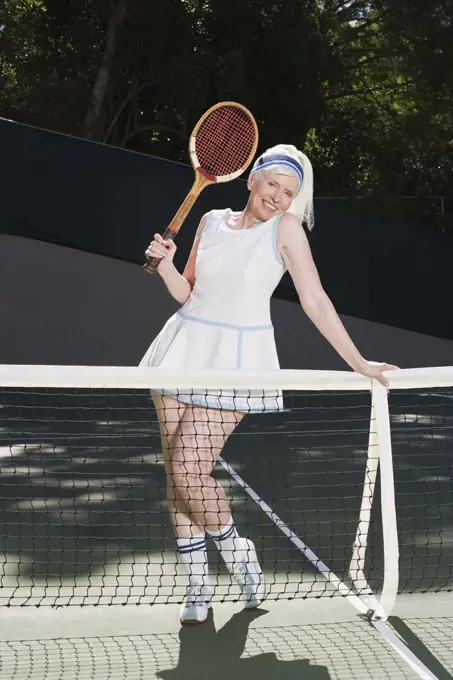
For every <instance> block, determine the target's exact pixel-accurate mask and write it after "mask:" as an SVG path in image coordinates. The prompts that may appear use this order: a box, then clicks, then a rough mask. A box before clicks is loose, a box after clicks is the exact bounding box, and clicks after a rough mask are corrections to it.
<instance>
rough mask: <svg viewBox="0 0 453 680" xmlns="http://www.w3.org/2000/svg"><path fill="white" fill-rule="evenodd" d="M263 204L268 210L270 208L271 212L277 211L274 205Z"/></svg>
mask: <svg viewBox="0 0 453 680" xmlns="http://www.w3.org/2000/svg"><path fill="white" fill-rule="evenodd" d="M263 203H264V205H265V206H266V208H269V209H270V210H277V208H276V207H275V206H274V205H271V204H270V203H268V202H267V201H263Z"/></svg>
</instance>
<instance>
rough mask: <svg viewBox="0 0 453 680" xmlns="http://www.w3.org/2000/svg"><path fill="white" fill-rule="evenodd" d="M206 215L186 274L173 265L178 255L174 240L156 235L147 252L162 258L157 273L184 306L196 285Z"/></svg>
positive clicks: (197, 235) (196, 236)
mask: <svg viewBox="0 0 453 680" xmlns="http://www.w3.org/2000/svg"><path fill="white" fill-rule="evenodd" d="M205 219H206V215H205V216H203V217H202V218H201V221H200V224H199V226H198V229H197V233H196V235H195V239H194V242H193V245H192V250H191V251H190V255H189V258H188V260H187V264H186V266H185V268H184V272H183V274H182V275H181V274H180V273H179V272H178V270H177V269H176V267H175V265H174V264H173V258H174V256H175V253H176V245H175V243H174V241H172V240H170V239H169V240H164V239H163V238H162V236H160V234H154V241H152V242H151V243H150V245H149V247H148V249H147V250H146V256H147V257H160V258H161V262H160V264H159V266H158V267H157V273H158V274H159V276H160V277H161V278H162V280H163V281H164V283H165V285H166V286H167V290H168V292H169V293H170V295H171V296H172V297H173V298H174V299H175V300H177V301H178V302H179V303H180V304H181V305H183V304H184V303H185V302H186V300H187V299H188V297H189V295H190V293H191V292H192V288H193V286H194V284H195V262H196V259H197V250H198V243H199V241H200V238H201V234H202V232H203V228H204V223H205Z"/></svg>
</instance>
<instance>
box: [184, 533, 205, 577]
mask: <svg viewBox="0 0 453 680" xmlns="http://www.w3.org/2000/svg"><path fill="white" fill-rule="evenodd" d="M176 542H177V544H178V553H179V556H180V558H181V561H182V563H183V564H184V566H185V568H186V571H187V573H188V574H189V584H190V585H191V586H200V585H202V586H208V585H209V570H208V554H207V551H206V539H205V535H204V533H203V534H198V536H191V537H190V538H178V539H177V541H176Z"/></svg>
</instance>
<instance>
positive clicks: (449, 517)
mask: <svg viewBox="0 0 453 680" xmlns="http://www.w3.org/2000/svg"><path fill="white" fill-rule="evenodd" d="M389 378H390V379H391V386H392V389H391V392H390V395H389V397H388V399H387V394H386V390H385V389H384V388H383V387H382V386H381V385H379V384H378V383H375V382H373V383H372V382H371V381H370V380H368V379H366V378H364V377H363V376H359V375H356V374H353V373H349V372H331V371H269V372H253V371H242V370H238V371H204V372H203V371H184V372H173V371H168V370H162V369H146V368H127V367H114V368H112V367H70V366H13V365H9V366H0V483H1V488H2V493H1V499H0V508H1V512H0V606H2V605H3V606H15V605H18V606H24V605H51V606H66V605H73V604H74V605H80V604H88V605H98V604H153V603H163V602H165V603H171V602H181V600H182V598H183V597H184V595H185V592H186V583H187V581H186V577H185V575H184V570H183V568H182V565H181V564H179V562H178V559H177V556H176V552H175V540H174V538H173V534H172V529H171V525H170V521H169V517H168V512H167V501H166V476H165V470H164V460H163V454H162V446H161V440H160V433H159V432H160V431H159V426H158V421H157V417H156V411H155V409H154V407H153V404H152V401H151V399H150V389H160V388H165V389H167V390H169V391H170V392H172V393H173V394H182V393H184V394H186V395H187V394H189V395H190V394H196V395H198V396H197V398H199V397H200V394H203V395H205V396H206V397H207V398H208V399H209V400H211V399H212V398H213V397H214V398H215V399H218V397H219V394H228V395H229V396H230V397H231V396H232V395H233V396H232V398H234V395H236V394H239V393H240V394H241V395H242V397H241V398H242V399H243V402H242V408H244V406H243V404H244V403H250V404H251V403H253V404H255V406H256V404H257V403H259V401H260V399H261V400H262V401H263V403H264V399H265V398H267V399H269V395H270V394H271V392H272V391H273V392H272V394H274V395H275V396H277V397H278V396H279V395H280V393H281V392H282V393H283V397H284V409H283V410H281V411H280V412H278V413H256V412H253V413H252V412H251V413H250V414H249V415H247V417H246V418H245V419H244V420H243V421H242V422H241V423H240V424H239V426H238V427H237V428H236V429H235V430H234V432H233V433H232V435H231V436H230V437H229V439H228V441H227V443H226V446H225V448H224V450H223V451H222V454H221V458H220V460H219V463H218V465H217V467H216V469H215V472H214V476H215V477H216V478H217V479H218V480H219V482H220V484H221V485H222V487H223V488H224V490H225V492H226V495H227V498H228V499H229V501H230V504H231V508H232V512H233V516H234V519H235V521H236V525H237V526H238V530H239V533H240V534H242V535H244V536H245V535H246V536H248V537H249V538H251V539H252V540H253V542H254V543H255V545H256V548H257V552H258V556H259V559H260V561H261V564H262V567H263V571H264V573H265V575H266V582H267V597H268V598H271V599H286V598H290V599H293V598H306V597H324V596H326V597H332V596H334V595H341V596H343V597H348V598H356V599H357V597H358V598H359V600H360V603H361V604H360V605H359V606H358V609H360V610H361V611H362V613H364V614H367V613H368V614H369V615H370V616H376V617H380V618H386V617H387V616H388V615H389V614H390V612H391V609H392V607H393V604H394V601H395V597H396V594H397V592H399V593H401V592H405V593H413V592H426V591H432V592H439V591H447V590H451V589H452V586H453V567H452V565H453V509H452V508H453V505H452V503H451V499H452V495H451V492H452V468H453V449H452V444H453V368H432V369H411V370H401V371H398V372H395V373H393V374H391V375H390V374H389ZM244 395H246V397H244ZM244 399H245V402H244ZM208 549H209V563H210V572H211V582H212V583H213V584H214V596H213V599H214V601H216V600H217V601H225V600H230V601H231V600H237V599H239V592H238V589H237V587H236V586H235V584H234V582H233V581H232V579H231V577H230V575H229V573H228V571H227V570H226V569H225V566H224V565H223V564H222V562H221V560H220V559H219V555H218V553H217V550H216V549H215V547H214V546H208Z"/></svg>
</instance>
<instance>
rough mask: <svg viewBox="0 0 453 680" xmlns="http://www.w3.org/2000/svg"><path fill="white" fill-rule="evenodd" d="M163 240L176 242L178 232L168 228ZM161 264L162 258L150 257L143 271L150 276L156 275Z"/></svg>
mask: <svg viewBox="0 0 453 680" xmlns="http://www.w3.org/2000/svg"><path fill="white" fill-rule="evenodd" d="M162 238H163V239H165V240H168V239H171V240H172V241H174V240H175V238H176V232H175V231H174V230H173V229H170V227H167V229H165V231H164V233H163V234H162ZM161 262H162V258H161V257H150V258H148V259H147V260H146V262H145V264H144V265H143V269H144V270H145V272H147V273H148V274H155V273H156V271H157V267H158V266H159V264H160V263H161Z"/></svg>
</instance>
